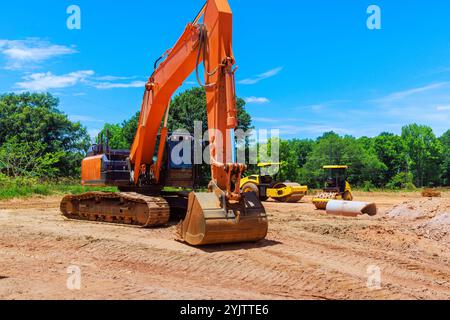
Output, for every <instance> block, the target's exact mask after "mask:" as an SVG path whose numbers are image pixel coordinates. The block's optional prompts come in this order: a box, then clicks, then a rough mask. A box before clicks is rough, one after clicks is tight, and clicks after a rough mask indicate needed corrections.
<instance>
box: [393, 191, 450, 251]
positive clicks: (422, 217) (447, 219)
mask: <svg viewBox="0 0 450 320" xmlns="http://www.w3.org/2000/svg"><path fill="white" fill-rule="evenodd" d="M387 216H388V217H389V218H392V219H401V220H410V221H411V222H412V223H413V228H414V230H415V231H417V233H418V234H419V235H422V236H425V237H427V238H431V239H434V240H437V241H442V242H444V243H450V199H448V198H429V199H416V200H410V201H406V202H403V203H402V204H399V205H397V206H394V207H393V208H392V209H391V210H390V211H388V212H387Z"/></svg>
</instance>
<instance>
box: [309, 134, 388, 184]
mask: <svg viewBox="0 0 450 320" xmlns="http://www.w3.org/2000/svg"><path fill="white" fill-rule="evenodd" d="M333 164H336V165H348V166H349V171H348V175H349V180H350V182H351V183H353V184H355V185H359V186H361V185H363V184H364V183H365V182H366V181H377V177H378V176H380V174H381V173H382V172H383V171H384V170H385V169H386V166H385V165H384V164H383V163H382V162H381V161H380V160H379V159H378V158H377V156H376V155H375V154H373V153H371V152H370V150H367V149H366V148H365V147H364V146H363V144H362V143H359V142H358V140H357V139H355V138H354V137H351V136H344V137H340V136H339V135H337V134H336V133H334V132H328V133H325V134H324V135H323V136H322V137H320V138H318V140H317V142H316V144H315V145H314V146H313V148H312V151H311V153H310V155H309V156H308V160H307V162H306V164H305V166H304V167H303V169H302V170H301V171H302V176H303V178H304V179H305V181H307V182H308V184H309V185H310V186H313V187H322V182H323V180H324V179H325V178H326V174H327V173H326V172H325V171H324V170H322V167H323V166H324V165H333Z"/></svg>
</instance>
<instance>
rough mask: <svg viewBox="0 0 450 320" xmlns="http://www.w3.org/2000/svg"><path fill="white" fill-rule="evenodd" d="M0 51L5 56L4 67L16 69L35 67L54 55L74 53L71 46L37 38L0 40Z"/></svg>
mask: <svg viewBox="0 0 450 320" xmlns="http://www.w3.org/2000/svg"><path fill="white" fill-rule="evenodd" d="M0 53H1V54H3V55H4V56H5V57H6V60H7V64H6V67H5V68H6V69H10V70H18V69H23V68H26V67H35V66H36V65H37V64H39V63H42V62H44V61H46V60H49V59H51V58H54V57H58V56H63V55H68V54H74V53H77V51H76V50H75V49H74V48H73V47H67V46H64V45H57V44H51V43H49V42H48V41H44V40H41V39H38V38H29V39H26V40H1V39H0Z"/></svg>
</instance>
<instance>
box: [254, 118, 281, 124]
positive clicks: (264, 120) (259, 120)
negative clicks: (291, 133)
mask: <svg viewBox="0 0 450 320" xmlns="http://www.w3.org/2000/svg"><path fill="white" fill-rule="evenodd" d="M252 120H253V121H256V122H262V123H278V122H280V120H279V119H274V118H264V117H253V118H252Z"/></svg>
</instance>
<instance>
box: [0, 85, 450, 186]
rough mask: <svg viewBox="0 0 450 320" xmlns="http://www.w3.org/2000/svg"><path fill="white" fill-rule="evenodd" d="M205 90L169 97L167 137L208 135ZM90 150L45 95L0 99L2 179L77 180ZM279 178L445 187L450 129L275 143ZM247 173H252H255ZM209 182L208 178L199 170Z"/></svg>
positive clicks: (127, 137) (119, 143)
mask: <svg viewBox="0 0 450 320" xmlns="http://www.w3.org/2000/svg"><path fill="white" fill-rule="evenodd" d="M205 101H206V98H205V91H204V90H203V89H201V88H192V89H190V90H187V91H185V92H183V93H180V94H178V95H177V96H176V97H174V99H173V101H172V103H171V106H170V117H169V122H168V126H169V130H171V131H173V130H176V129H186V130H188V131H189V132H193V125H194V121H195V120H200V121H203V130H204V131H206V129H207V121H206V105H205V103H206V102H205ZM237 102H238V119H239V123H240V128H241V129H244V130H247V129H249V128H252V121H251V117H250V115H249V114H248V113H247V112H246V110H245V102H244V100H242V99H240V98H239V99H238V100H237ZM138 120H139V113H136V114H135V115H134V116H133V117H132V118H131V119H128V120H126V121H124V122H122V123H120V124H106V125H105V126H104V128H103V131H106V129H108V130H109V132H110V145H111V147H112V148H118V149H128V148H129V147H130V146H131V143H132V142H133V139H134V135H135V133H136V129H137V125H138ZM90 143H91V138H90V137H89V135H88V134H87V130H86V128H85V127H83V126H82V125H81V124H80V123H79V122H72V121H70V120H69V119H68V117H67V115H65V114H64V113H63V112H61V111H60V109H59V101H58V99H57V98H55V97H54V96H52V95H51V94H37V93H33V94H31V93H22V94H3V95H0V175H3V177H5V176H9V177H33V178H38V179H60V178H64V177H72V178H77V179H78V178H79V175H80V164H81V160H82V158H83V157H84V156H85V155H86V151H87V149H88V147H89V145H90ZM280 160H281V161H282V168H281V173H280V177H279V178H280V179H283V180H289V181H296V182H299V183H302V184H307V185H309V186H310V187H312V188H313V187H320V186H321V185H322V181H323V179H324V172H323V170H321V167H322V166H323V165H328V164H346V165H349V167H350V169H349V181H350V182H351V183H352V184H353V185H355V186H359V187H365V188H369V189H370V188H373V187H377V188H385V187H387V188H392V189H400V188H414V187H422V186H448V185H449V184H450V130H449V131H447V132H445V133H444V134H443V135H442V136H441V137H436V135H435V134H434V133H433V130H432V129H431V128H430V127H428V126H423V125H418V124H411V125H408V126H405V127H404V128H403V129H402V132H401V134H400V135H395V134H392V133H387V132H384V133H381V134H380V135H378V136H376V137H371V138H369V137H361V138H355V137H352V136H340V135H338V134H336V133H333V132H328V133H324V134H323V135H322V136H321V137H319V138H317V139H291V140H281V141H280ZM255 170H256V168H255V167H251V169H250V171H255ZM201 171H202V172H203V173H204V175H205V177H204V179H202V180H203V181H207V179H208V176H207V174H208V173H209V170H208V168H207V167H206V166H205V168H203V170H201Z"/></svg>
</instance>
